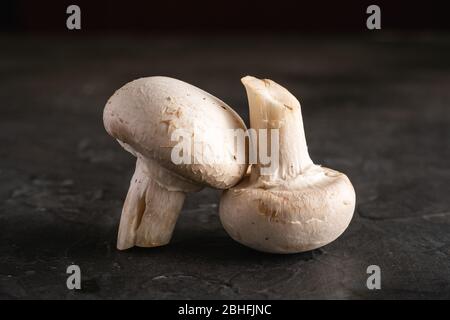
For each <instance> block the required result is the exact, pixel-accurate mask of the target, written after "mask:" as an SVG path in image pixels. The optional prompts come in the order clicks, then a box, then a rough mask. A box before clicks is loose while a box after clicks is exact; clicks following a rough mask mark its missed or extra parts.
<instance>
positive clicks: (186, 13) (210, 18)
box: [0, 0, 450, 33]
mask: <svg viewBox="0 0 450 320" xmlns="http://www.w3.org/2000/svg"><path fill="white" fill-rule="evenodd" d="M70 4H77V5H79V6H80V7H81V9H82V18H83V23H82V32H83V33H86V32H88V33H93V32H110V33H117V32H130V33H148V32H164V33H166V32H183V33H185V32H201V33H214V32H227V33H229V32H234V33H239V32H242V31H244V30H245V31H251V32H255V33H258V32H266V31H272V32H342V31H347V32H349V31H351V32H363V31H364V26H365V19H366V15H364V14H362V13H365V10H366V8H367V6H368V5H370V4H377V5H379V6H380V7H382V21H383V28H385V29H390V30H393V29H395V30H421V31H424V30H429V29H440V30H442V29H446V30H447V29H449V28H450V19H448V10H447V8H448V5H446V2H445V1H407V0H398V1H356V0H347V1H323V0H318V1H298V0H297V1H295V0H278V1H273V2H270V1H267V0H264V1H255V0H250V1H238V0H228V1H221V0H219V1H208V0H191V1H144V0H127V1H88V0H79V1H66V0H64V1H24V0H17V1H11V0H7V1H2V10H1V21H0V26H1V27H2V29H3V30H9V31H15V32H26V33H42V32H62V33H64V32H66V31H67V30H66V28H65V19H66V17H65V16H64V15H61V12H65V10H66V8H67V6H68V5H70Z"/></svg>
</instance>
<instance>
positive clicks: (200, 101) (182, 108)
mask: <svg viewBox="0 0 450 320" xmlns="http://www.w3.org/2000/svg"><path fill="white" fill-rule="evenodd" d="M103 122H104V125H105V128H106V131H107V132H108V133H109V134H110V135H111V136H113V137H114V138H116V139H117V140H118V141H119V143H120V144H121V145H122V146H123V147H124V148H125V149H126V150H127V151H129V152H130V153H132V154H134V155H135V156H137V157H140V158H142V159H144V161H145V162H146V164H147V165H148V166H149V167H151V168H150V169H149V171H150V172H152V173H153V174H154V175H156V176H157V177H154V178H155V179H157V180H158V179H159V181H158V182H160V183H161V184H163V185H164V184H166V186H167V187H169V188H170V187H171V186H170V184H171V181H175V180H179V179H181V180H183V181H185V182H187V184H190V183H192V184H194V185H198V184H200V185H208V186H211V187H214V188H219V189H225V188H229V187H231V186H233V185H235V184H236V183H237V182H238V181H239V180H240V179H241V178H242V176H243V175H244V174H245V172H246V170H247V166H248V165H247V164H245V163H239V162H238V159H239V157H236V149H235V145H234V143H232V142H233V141H234V140H225V139H224V140H220V139H223V137H222V136H221V133H224V132H226V131H227V130H229V129H242V130H246V126H245V124H244V122H243V121H242V119H241V118H240V117H239V115H238V114H237V113H236V112H235V111H234V110H233V109H232V108H231V107H229V106H228V105H227V104H226V103H224V102H223V101H221V100H220V99H218V98H216V97H214V96H212V95H211V94H209V93H207V92H205V91H203V90H201V89H199V88H197V87H195V86H192V85H190V84H188V83H186V82H183V81H180V80H177V79H173V78H169V77H162V76H155V77H147V78H140V79H137V80H134V81H132V82H129V83H127V84H126V85H124V86H123V87H122V88H120V89H119V90H117V91H116V92H115V93H114V95H113V96H112V97H111V98H110V99H109V100H108V102H107V104H106V106H105V109H104V112H103ZM180 130H181V131H180ZM176 132H182V133H183V137H185V136H187V137H191V138H192V144H191V145H192V147H193V146H194V141H195V143H197V142H201V143H200V146H201V148H199V150H197V149H195V150H194V149H193V148H191V150H194V151H193V153H192V156H193V157H192V158H191V159H192V161H191V163H189V164H186V163H181V164H175V163H174V162H173V161H172V158H171V153H172V149H173V148H174V147H175V146H176V145H177V144H178V143H179V142H180V141H182V139H184V138H182V139H181V140H180V137H175V138H174V139H173V137H172V134H174V133H176ZM217 159H219V160H217ZM155 167H158V168H160V169H158V170H155V169H154V168H155ZM156 171H158V172H156ZM159 171H162V172H164V173H169V176H170V177H165V176H167V174H161V172H159ZM174 177H175V179H173V178H174Z"/></svg>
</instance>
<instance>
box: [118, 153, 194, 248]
mask: <svg viewBox="0 0 450 320" xmlns="http://www.w3.org/2000/svg"><path fill="white" fill-rule="evenodd" d="M184 198H185V193H184V192H182V191H169V190H167V189H166V188H165V187H163V186H161V185H160V184H158V183H157V182H156V181H155V180H154V179H152V178H151V176H150V174H149V172H148V170H147V167H146V165H145V163H144V162H143V161H142V160H141V159H140V158H138V159H137V161H136V170H135V172H134V175H133V178H132V179H131V183H130V188H129V190H128V194H127V197H126V199H125V204H124V206H123V211H122V216H121V218H120V226H119V234H118V238H117V249H119V250H125V249H128V248H131V247H133V246H139V247H158V246H163V245H165V244H167V243H169V241H170V239H171V237H172V233H173V229H174V227H175V224H176V222H177V219H178V215H179V213H180V211H181V208H182V206H183V202H184Z"/></svg>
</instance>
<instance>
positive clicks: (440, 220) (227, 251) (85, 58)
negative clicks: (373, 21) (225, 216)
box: [0, 0, 450, 299]
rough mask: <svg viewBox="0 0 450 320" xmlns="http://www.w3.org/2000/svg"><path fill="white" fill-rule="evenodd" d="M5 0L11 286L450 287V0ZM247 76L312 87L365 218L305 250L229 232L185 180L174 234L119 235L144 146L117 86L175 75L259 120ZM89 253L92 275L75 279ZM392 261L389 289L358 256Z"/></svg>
mask: <svg viewBox="0 0 450 320" xmlns="http://www.w3.org/2000/svg"><path fill="white" fill-rule="evenodd" d="M73 3H75V4H78V5H80V7H81V14H82V18H81V19H82V21H81V24H82V30H80V31H69V30H67V29H66V26H65V25H66V18H67V15H66V14H65V10H66V7H67V5H68V4H72V2H68V1H55V2H48V1H1V10H0V14H1V17H0V24H1V25H0V31H1V32H0V298H2V299H25V298H28V299H30V298H40V299H99V298H100V299H113V298H115V299H117V298H123V299H133V298H141V299H142V298H145V299H147V298H148V299H199V298H200V299H211V298H215V299H321V298H322V299H323V298H327V299H401V298H406V299H449V298H450V232H449V231H450V196H449V194H450V187H449V186H450V165H449V159H450V109H449V108H450V107H449V106H450V60H449V57H450V30H449V24H450V19H448V16H447V15H448V10H446V6H445V5H444V2H435V1H426V2H425V1H421V2H418V1H417V2H410V1H382V2H380V1H376V2H373V3H375V4H379V5H380V7H381V20H382V21H381V23H382V30H376V31H369V30H367V29H366V27H365V20H366V18H367V15H366V14H365V9H366V7H367V5H368V4H372V2H370V3H364V2H357V1H339V2H338V1H275V2H273V3H272V4H268V2H267V1H258V2H256V1H251V2H247V1H240V2H238V1H210V2H207V1H202V2H200V1H183V2H181V1H159V2H157V1H132V0H129V1H120V2H119V1H101V2H99V1H74V2H73ZM247 74H250V75H254V76H258V77H265V78H271V79H273V80H275V81H277V82H279V83H280V84H282V85H284V86H285V87H286V88H288V89H289V90H290V91H291V92H292V93H293V94H294V95H295V96H297V97H298V98H299V100H300V101H301V103H302V113H303V118H304V124H305V131H306V136H307V141H308V147H309V151H310V155H311V158H312V159H313V160H314V162H315V163H317V164H322V165H324V166H327V167H330V168H333V169H336V170H339V171H341V172H344V173H345V174H347V175H348V177H349V178H350V180H351V181H352V183H353V185H354V187H355V190H356V195H357V206H356V210H355V213H354V217H353V220H352V222H351V224H350V226H349V227H348V229H347V230H346V232H345V233H344V234H343V235H342V236H341V237H339V239H337V240H336V241H334V242H333V243H331V244H329V245H327V246H325V247H322V248H320V249H317V250H313V251H311V252H305V253H301V254H296V255H270V254H263V253H259V252H256V251H253V250H250V249H248V248H245V247H243V246H241V245H239V244H238V243H236V242H234V241H233V240H232V239H231V238H230V237H228V235H227V234H226V233H225V231H224V230H223V228H222V226H221V224H220V221H219V218H218V212H217V211H218V203H219V201H220V191H218V190H213V189H208V188H206V189H204V190H202V191H201V192H198V193H195V194H189V195H188V196H187V198H186V202H185V204H184V207H183V211H182V212H181V215H180V219H179V221H178V223H177V226H176V229H175V232H174V237H173V239H172V242H171V243H170V244H169V245H167V246H165V247H162V248H153V249H143V248H133V249H130V250H127V251H123V252H119V251H117V250H116V249H115V242H116V236H117V227H118V223H119V219H120V214H121V208H122V205H123V200H124V198H125V196H126V193H127V189H128V184H129V181H130V178H131V176H132V174H133V170H134V164H135V159H133V157H132V156H131V155H130V154H128V153H127V152H125V151H124V150H123V149H122V148H121V147H120V146H119V145H118V144H117V143H116V142H115V141H114V139H112V138H111V137H110V136H108V135H107V134H106V132H105V130H104V128H103V123H102V111H103V107H104V105H105V103H106V101H107V99H108V98H109V97H110V96H111V95H112V94H113V92H114V91H115V90H116V89H118V88H120V87H121V86H122V85H124V84H125V83H127V82H129V81H131V80H133V79H136V78H139V77H144V76H152V75H166V76H171V77H174V78H178V79H181V80H184V81H186V82H189V83H192V84H194V85H196V86H198V87H200V88H202V89H205V90H206V91H208V92H210V93H212V94H214V95H216V96H218V97H220V98H221V99H223V100H224V101H225V102H227V103H228V104H229V105H230V106H232V107H233V108H234V109H235V110H236V111H237V112H238V113H239V114H240V115H241V116H242V117H243V118H244V120H246V121H248V108H247V99H246V96H245V90H244V89H243V87H242V85H241V84H240V81H239V79H240V78H241V77H242V76H245V75H247ZM71 264H77V265H79V266H80V268H81V271H82V290H80V291H70V290H68V289H67V287H66V278H67V276H68V275H67V274H66V268H67V267H68V266H69V265H71ZM372 264H375V265H378V266H380V268H381V281H382V283H381V286H382V289H381V290H368V288H367V287H366V280H367V277H368V274H367V273H366V269H367V267H368V266H369V265H372Z"/></svg>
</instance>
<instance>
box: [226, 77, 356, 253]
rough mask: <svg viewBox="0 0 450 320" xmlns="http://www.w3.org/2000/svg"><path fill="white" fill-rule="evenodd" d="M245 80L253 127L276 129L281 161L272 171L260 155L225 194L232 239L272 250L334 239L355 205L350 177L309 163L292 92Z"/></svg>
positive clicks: (314, 245)
mask: <svg viewBox="0 0 450 320" xmlns="http://www.w3.org/2000/svg"><path fill="white" fill-rule="evenodd" d="M242 83H243V84H244V86H245V88H246V91H247V96H248V101H249V108H250V127H251V128H253V129H256V130H257V131H258V130H260V129H266V130H267V131H268V132H269V131H273V130H274V129H277V130H278V136H279V140H278V141H271V143H272V146H273V144H274V143H275V144H276V146H277V147H278V150H277V151H278V153H277V155H278V157H274V158H278V164H277V165H276V166H275V167H274V168H275V169H274V170H268V169H269V168H268V165H267V164H262V163H261V161H260V159H259V158H258V161H256V164H253V165H252V167H251V173H250V174H249V175H247V176H246V177H245V178H244V179H243V180H242V182H240V183H239V184H238V185H237V186H235V187H233V188H231V189H229V190H226V191H224V192H223V194H222V197H221V200H220V208H219V212H220V219H221V222H222V224H223V226H224V228H225V230H226V231H227V232H228V234H229V235H230V236H231V237H232V238H233V239H234V240H236V241H238V242H240V243H242V244H244V245H246V246H248V247H251V248H253V249H256V250H260V251H264V252H271V253H296V252H302V251H308V250H312V249H315V248H319V247H321V246H324V245H326V244H328V243H330V242H332V241H334V240H335V239H336V238H337V237H339V235H341V234H342V233H343V232H344V230H345V229H346V228H347V226H348V225H349V223H350V220H351V218H352V215H353V211H354V209H355V191H354V189H353V186H352V184H351V182H350V180H349V179H348V178H347V176H346V175H345V174H343V173H340V172H338V171H335V170H332V169H328V168H325V167H321V166H319V165H315V164H314V163H313V162H312V161H311V158H310V157H309V154H308V148H307V145H306V139H305V133H304V129H303V120H302V115H301V108H300V103H299V102H298V100H297V99H296V98H295V97H294V96H293V95H292V94H291V93H290V92H289V91H288V90H286V89H285V88H284V87H282V86H280V85H279V84H277V83H275V82H274V81H271V80H266V79H265V80H260V79H257V78H254V77H250V76H247V77H244V78H242ZM260 140H261V138H260V136H258V138H257V141H258V142H257V145H258V148H261V146H260V145H259V144H260ZM260 156H261V155H260ZM272 156H273V155H272ZM271 165H273V164H271Z"/></svg>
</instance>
